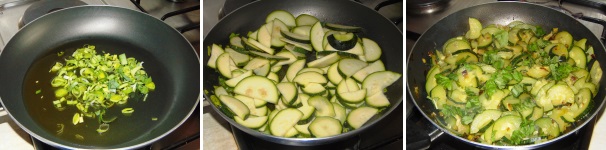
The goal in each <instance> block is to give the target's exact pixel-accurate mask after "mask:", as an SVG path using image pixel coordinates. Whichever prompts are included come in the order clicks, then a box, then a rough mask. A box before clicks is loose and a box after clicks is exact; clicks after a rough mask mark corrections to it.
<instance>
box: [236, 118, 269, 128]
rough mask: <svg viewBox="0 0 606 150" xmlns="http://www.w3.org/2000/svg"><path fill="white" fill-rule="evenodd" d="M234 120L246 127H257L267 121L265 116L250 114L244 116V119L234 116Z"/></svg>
mask: <svg viewBox="0 0 606 150" xmlns="http://www.w3.org/2000/svg"><path fill="white" fill-rule="evenodd" d="M234 120H235V121H236V122H237V123H239V124H241V125H242V126H245V127H247V128H251V129H258V128H261V127H262V126H263V125H265V123H267V116H258V117H257V116H251V117H248V118H246V120H244V119H242V118H240V117H234Z"/></svg>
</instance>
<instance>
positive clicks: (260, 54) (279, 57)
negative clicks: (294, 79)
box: [249, 51, 289, 60]
mask: <svg viewBox="0 0 606 150" xmlns="http://www.w3.org/2000/svg"><path fill="white" fill-rule="evenodd" d="M249 54H250V55H253V56H257V57H261V58H264V59H267V60H289V58H286V57H282V56H275V55H270V54H267V53H262V52H257V51H250V52H249Z"/></svg>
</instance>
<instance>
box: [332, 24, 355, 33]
mask: <svg viewBox="0 0 606 150" xmlns="http://www.w3.org/2000/svg"><path fill="white" fill-rule="evenodd" d="M324 27H326V28H328V29H330V30H334V31H341V32H361V31H362V28H361V27H356V26H347V25H341V24H334V23H325V24H324Z"/></svg>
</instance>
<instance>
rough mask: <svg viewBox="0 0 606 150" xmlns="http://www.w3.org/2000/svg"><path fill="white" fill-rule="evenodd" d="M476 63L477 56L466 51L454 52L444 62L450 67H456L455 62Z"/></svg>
mask: <svg viewBox="0 0 606 150" xmlns="http://www.w3.org/2000/svg"><path fill="white" fill-rule="evenodd" d="M463 60H464V61H463ZM478 61H479V59H478V55H476V53H474V52H473V51H471V50H468V49H465V50H459V51H456V52H454V53H452V56H451V57H447V58H446V60H445V62H446V63H448V64H451V65H456V63H457V62H466V63H476V62H478Z"/></svg>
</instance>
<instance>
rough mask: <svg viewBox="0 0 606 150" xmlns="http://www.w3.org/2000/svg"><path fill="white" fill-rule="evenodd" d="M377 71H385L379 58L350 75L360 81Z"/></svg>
mask: <svg viewBox="0 0 606 150" xmlns="http://www.w3.org/2000/svg"><path fill="white" fill-rule="evenodd" d="M378 71H385V65H384V64H383V61H381V60H377V61H375V62H373V63H370V64H369V65H368V66H366V67H364V68H362V69H360V70H359V71H357V72H356V73H354V74H353V75H352V77H353V78H354V79H356V81H358V82H362V81H364V79H365V78H366V77H367V76H368V75H369V74H372V73H375V72H378ZM428 74H429V73H428ZM434 80H435V79H434Z"/></svg>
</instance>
